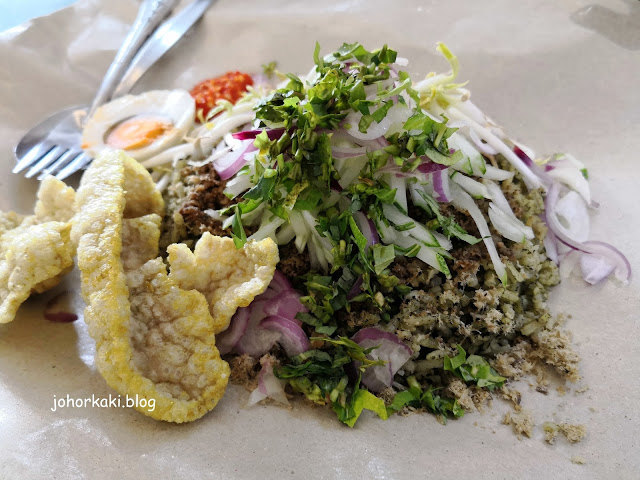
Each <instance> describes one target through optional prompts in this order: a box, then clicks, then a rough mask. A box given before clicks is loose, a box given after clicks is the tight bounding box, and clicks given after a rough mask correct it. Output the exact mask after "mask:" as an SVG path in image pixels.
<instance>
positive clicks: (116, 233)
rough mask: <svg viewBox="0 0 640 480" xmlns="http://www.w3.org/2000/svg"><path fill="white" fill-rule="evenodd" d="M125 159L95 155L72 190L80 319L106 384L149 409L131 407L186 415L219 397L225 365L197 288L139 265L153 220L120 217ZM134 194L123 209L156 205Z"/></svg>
mask: <svg viewBox="0 0 640 480" xmlns="http://www.w3.org/2000/svg"><path fill="white" fill-rule="evenodd" d="M128 162H134V160H132V159H130V158H129V157H127V156H126V155H124V154H123V153H116V152H109V151H107V152H105V153H103V154H102V155H99V156H98V158H96V160H94V162H93V163H92V165H91V166H90V167H89V169H88V170H87V172H86V173H85V175H84V176H83V179H82V182H81V185H80V189H79V190H78V196H77V198H78V206H79V210H78V214H77V216H76V219H77V220H76V221H75V222H74V227H73V236H74V237H75V238H77V239H78V242H79V243H78V265H79V267H80V271H81V273H82V294H83V296H84V297H85V300H86V302H87V308H86V310H85V321H86V322H87V324H88V326H89V333H90V335H91V336H92V337H93V338H94V339H95V341H96V349H97V351H96V365H97V367H98V370H99V371H100V373H101V374H102V376H103V377H104V378H105V380H106V381H107V383H108V384H109V385H110V386H111V387H112V388H114V389H115V390H116V391H118V392H119V393H120V394H127V395H130V396H132V395H136V394H137V395H138V396H139V397H140V398H143V399H145V400H146V401H147V405H150V404H151V402H153V405H154V408H153V409H150V408H149V407H148V406H147V407H146V408H145V407H144V406H142V405H138V406H136V408H137V409H138V410H139V411H140V412H142V413H144V414H145V415H148V416H150V417H153V418H156V419H158V420H165V421H171V422H178V423H181V422H188V421H192V420H195V419H197V418H200V417H201V416H202V415H204V414H205V413H206V412H208V411H209V410H211V409H212V408H214V407H215V405H216V404H217V403H218V401H219V400H220V398H221V397H222V395H223V393H224V390H225V388H226V385H227V382H228V379H229V366H228V364H227V363H226V362H224V361H223V360H222V359H221V358H220V354H219V352H218V349H217V348H216V347H215V336H214V334H213V326H212V325H213V319H212V318H211V315H210V314H209V306H208V304H207V301H206V299H205V298H204V296H203V295H202V294H200V293H198V292H196V291H185V290H183V289H181V288H180V287H179V286H178V285H177V284H176V283H175V282H174V281H173V280H171V279H170V278H169V277H168V276H167V272H166V268H165V266H164V264H163V262H162V260H161V259H155V260H150V261H148V262H146V263H144V265H142V266H141V267H139V268H138V266H139V264H140V263H141V262H142V261H144V260H146V257H149V256H150V255H152V254H153V253H155V250H154V249H157V238H158V236H159V231H158V230H157V225H158V221H159V219H158V218H155V216H153V215H147V217H142V218H136V219H129V220H123V213H124V211H125V191H124V186H125V184H126V179H125V177H126V176H127V173H126V172H127V171H129V170H128V169H127V168H126V164H127V163H128ZM146 175H147V177H145V176H144V175H142V174H140V175H139V177H138V178H137V180H136V182H137V183H138V184H141V183H142V184H143V186H142V188H141V189H140V190H138V192H143V191H145V190H144V189H143V188H145V187H144V183H145V182H147V183H152V181H151V178H150V177H149V175H148V173H147V174H146ZM146 191H150V190H146ZM138 199H139V200H140V201H141V204H140V205H144V206H145V207H144V208H139V209H138V210H132V211H136V212H144V213H145V214H148V213H150V212H149V210H153V209H155V208H156V207H157V205H158V203H157V202H155V201H154V200H152V199H146V198H143V197H138ZM127 200H128V201H129V202H131V201H134V200H132V197H128V198H127ZM140 205H139V206H138V207H140ZM125 224H126V226H123V225H125ZM123 241H124V245H123ZM138 242H140V243H142V244H143V245H142V246H141V247H140V246H138ZM128 250H131V252H134V253H131V252H128ZM125 264H126V265H127V269H126V270H125Z"/></svg>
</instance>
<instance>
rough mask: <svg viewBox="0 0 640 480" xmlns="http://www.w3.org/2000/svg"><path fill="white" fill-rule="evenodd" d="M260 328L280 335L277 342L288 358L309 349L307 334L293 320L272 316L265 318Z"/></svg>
mask: <svg viewBox="0 0 640 480" xmlns="http://www.w3.org/2000/svg"><path fill="white" fill-rule="evenodd" d="M260 327H261V328H263V329H265V330H268V331H273V332H277V333H279V334H280V338H279V339H278V340H277V342H278V343H279V344H280V345H281V346H282V348H284V351H285V352H287V355H288V356H289V357H294V356H296V355H300V354H301V353H303V352H306V351H307V350H309V349H310V348H311V344H310V343H309V338H308V337H307V334H306V333H304V330H302V328H301V327H300V325H298V324H297V323H296V322H294V321H293V320H289V319H288V318H284V317H281V316H279V315H272V316H270V317H267V318H265V319H264V320H263V321H262V323H261V324H260Z"/></svg>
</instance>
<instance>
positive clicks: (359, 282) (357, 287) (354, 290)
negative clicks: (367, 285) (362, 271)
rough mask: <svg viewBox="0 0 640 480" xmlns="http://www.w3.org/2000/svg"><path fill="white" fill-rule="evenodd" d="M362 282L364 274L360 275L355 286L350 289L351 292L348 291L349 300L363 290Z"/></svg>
mask: <svg viewBox="0 0 640 480" xmlns="http://www.w3.org/2000/svg"><path fill="white" fill-rule="evenodd" d="M362 282H363V280H362V275H360V276H359V277H358V279H357V280H356V283H354V284H353V287H351V290H349V293H347V300H351V299H352V298H354V297H357V296H358V295H359V294H360V292H362Z"/></svg>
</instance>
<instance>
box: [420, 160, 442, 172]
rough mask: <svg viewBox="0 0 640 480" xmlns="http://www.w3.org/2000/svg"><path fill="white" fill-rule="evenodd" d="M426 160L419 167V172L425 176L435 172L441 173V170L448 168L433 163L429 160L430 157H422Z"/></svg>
mask: <svg viewBox="0 0 640 480" xmlns="http://www.w3.org/2000/svg"><path fill="white" fill-rule="evenodd" d="M422 159H423V160H424V162H423V163H421V164H420V165H418V171H419V172H421V173H424V174H429V173H433V172H439V171H440V170H445V169H446V168H448V167H447V166H446V165H442V164H440V163H436V162H432V161H431V160H429V157H422Z"/></svg>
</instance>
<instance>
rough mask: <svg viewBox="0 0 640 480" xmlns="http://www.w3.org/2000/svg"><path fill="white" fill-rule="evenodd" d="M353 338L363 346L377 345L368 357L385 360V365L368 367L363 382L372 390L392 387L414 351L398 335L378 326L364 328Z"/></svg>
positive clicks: (378, 390) (376, 390)
mask: <svg viewBox="0 0 640 480" xmlns="http://www.w3.org/2000/svg"><path fill="white" fill-rule="evenodd" d="M351 339H352V340H353V341H354V342H356V343H357V344H358V345H360V346H361V347H363V348H371V347H375V346H377V347H378V348H375V349H374V350H372V351H371V353H369V355H368V358H370V359H372V360H383V361H384V362H385V364H384V365H376V366H374V367H369V368H367V369H366V370H365V371H364V373H363V374H362V383H363V384H364V385H365V386H366V387H367V388H368V389H369V390H371V391H372V392H380V391H381V390H383V389H384V388H386V387H390V386H391V384H392V383H393V377H394V375H395V374H396V373H397V372H398V370H400V368H402V366H403V365H404V364H405V363H406V362H407V360H409V359H410V358H411V355H413V351H412V350H411V349H410V348H409V347H407V346H406V345H405V344H404V343H402V341H401V340H400V339H399V338H398V337H397V336H396V335H394V334H393V333H391V332H385V331H384V330H381V329H379V328H376V327H369V328H363V329H362V330H360V331H358V332H357V333H356V334H355V335H354V336H353V337H352V338H351Z"/></svg>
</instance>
